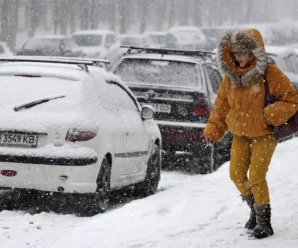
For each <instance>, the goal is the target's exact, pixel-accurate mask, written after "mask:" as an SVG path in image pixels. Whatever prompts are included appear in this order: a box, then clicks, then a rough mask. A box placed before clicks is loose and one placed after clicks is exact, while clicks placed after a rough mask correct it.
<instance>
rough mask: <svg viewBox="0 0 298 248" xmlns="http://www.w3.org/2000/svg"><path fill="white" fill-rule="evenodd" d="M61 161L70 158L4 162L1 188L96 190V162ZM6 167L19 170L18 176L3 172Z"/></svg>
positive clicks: (0, 176)
mask: <svg viewBox="0 0 298 248" xmlns="http://www.w3.org/2000/svg"><path fill="white" fill-rule="evenodd" d="M0 158H1V156H0ZM2 158H3V156H2ZM14 159H15V158H14ZM31 159H32V158H31ZM96 160H97V159H96ZM28 161H29V160H28ZM58 161H60V162H61V161H64V162H63V163H65V161H67V159H62V158H60V160H57V159H56V158H55V159H53V160H52V162H51V161H48V162H50V163H51V164H37V163H36V164H34V163H19V162H12V161H11V162H3V161H1V162H0V172H1V173H0V187H3V188H20V189H35V190H40V191H50V192H65V193H92V192H95V191H96V177H97V175H98V172H99V166H98V164H97V163H93V164H89V165H84V166H82V165H73V164H67V165H65V164H64V165H61V164H60V165H58V164H56V162H58ZM69 161H70V160H69ZM82 161H83V160H82V158H81V159H79V160H75V159H73V160H72V162H73V163H77V164H78V163H81V162H82ZM85 161H88V160H85ZM31 162H32V161H31ZM5 170H9V171H16V172H17V174H16V175H15V176H6V175H4V174H5V173H2V171H5Z"/></svg>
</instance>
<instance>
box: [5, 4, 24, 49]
mask: <svg viewBox="0 0 298 248" xmlns="http://www.w3.org/2000/svg"><path fill="white" fill-rule="evenodd" d="M19 4H20V1H19V0H10V1H5V0H4V1H2V5H1V7H2V12H1V29H2V33H1V40H3V41H6V42H7V44H8V45H9V47H10V48H11V49H12V50H13V49H14V47H15V44H16V34H17V27H18V14H19Z"/></svg>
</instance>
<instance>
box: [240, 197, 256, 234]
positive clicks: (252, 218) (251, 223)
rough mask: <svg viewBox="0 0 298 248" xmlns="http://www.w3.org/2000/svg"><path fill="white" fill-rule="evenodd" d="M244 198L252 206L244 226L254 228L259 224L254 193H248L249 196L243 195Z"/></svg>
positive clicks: (249, 228)
mask: <svg viewBox="0 0 298 248" xmlns="http://www.w3.org/2000/svg"><path fill="white" fill-rule="evenodd" d="M242 200H243V201H245V202H246V203H247V205H248V206H249V208H250V214H249V219H248V221H247V222H246V224H245V226H244V227H245V228H246V229H248V230H253V229H254V228H255V227H256V225H257V220H256V211H255V209H254V203H255V199H254V197H253V195H248V196H242Z"/></svg>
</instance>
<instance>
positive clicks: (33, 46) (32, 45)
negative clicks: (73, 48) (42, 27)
mask: <svg viewBox="0 0 298 248" xmlns="http://www.w3.org/2000/svg"><path fill="white" fill-rule="evenodd" d="M60 42H61V40H59V39H32V40H28V41H27V42H26V44H25V45H24V47H23V49H26V50H34V51H36V50H43V49H48V50H51V51H56V50H59V49H60V48H59V46H60Z"/></svg>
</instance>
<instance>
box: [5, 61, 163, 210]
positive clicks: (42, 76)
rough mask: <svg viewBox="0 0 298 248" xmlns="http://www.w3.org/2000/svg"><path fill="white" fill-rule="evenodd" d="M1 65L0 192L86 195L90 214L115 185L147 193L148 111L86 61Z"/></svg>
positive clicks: (151, 179) (155, 178) (153, 142)
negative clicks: (90, 209) (90, 210)
mask: <svg viewBox="0 0 298 248" xmlns="http://www.w3.org/2000/svg"><path fill="white" fill-rule="evenodd" d="M0 61H1V62H4V61H7V59H0ZM9 61H11V62H5V63H1V64H0V79H1V80H0V86H1V89H2V90H1V93H0V115H1V122H0V187H2V188H16V189H29V190H38V191H46V192H62V193H64V194H73V193H74V194H75V195H79V196H83V197H85V196H86V197H88V199H91V200H92V202H93V205H92V209H93V210H94V211H95V212H103V211H105V210H106V209H107V207H108V203H109V201H108V199H109V198H108V196H109V192H110V191H113V190H116V189H120V188H122V187H126V186H129V185H134V186H136V187H137V188H139V189H140V190H142V192H144V194H145V195H150V194H153V193H155V191H156V190H157V186H158V182H159V179H160V162H161V153H160V149H161V135H160V131H159V129H158V126H157V124H156V123H155V121H154V120H153V114H154V111H153V109H152V107H151V106H143V107H141V106H140V105H139V103H138V102H137V100H136V98H135V97H134V95H133V94H132V92H131V91H130V90H129V89H128V88H127V87H126V86H125V85H124V84H123V83H122V82H121V81H120V79H119V78H117V77H116V76H115V75H113V74H112V73H109V72H107V71H106V70H105V69H103V68H99V67H97V66H92V65H94V63H93V62H91V61H90V60H79V59H67V60H62V59H60V60H57V58H56V59H55V58H52V59H50V58H45V57H43V58H40V59H36V58H34V59H30V58H28V57H27V58H25V57H15V58H13V59H12V60H9ZM16 61H17V62H16ZM24 61H27V62H24ZM0 206H1V202H0Z"/></svg>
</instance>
